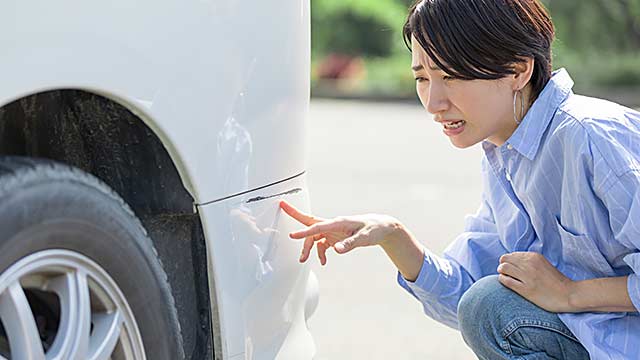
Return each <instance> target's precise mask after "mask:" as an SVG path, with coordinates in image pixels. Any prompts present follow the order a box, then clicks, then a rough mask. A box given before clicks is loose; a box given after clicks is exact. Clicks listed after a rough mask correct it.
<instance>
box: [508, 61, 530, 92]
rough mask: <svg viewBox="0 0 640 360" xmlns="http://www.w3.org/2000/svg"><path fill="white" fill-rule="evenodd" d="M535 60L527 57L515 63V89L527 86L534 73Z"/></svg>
mask: <svg viewBox="0 0 640 360" xmlns="http://www.w3.org/2000/svg"><path fill="white" fill-rule="evenodd" d="M534 61H535V60H533V58H525V59H522V61H521V62H517V63H515V64H514V65H513V70H514V71H515V74H514V75H513V80H514V81H513V91H516V90H522V89H524V87H525V86H527V84H528V83H529V80H531V76H532V75H533V65H534Z"/></svg>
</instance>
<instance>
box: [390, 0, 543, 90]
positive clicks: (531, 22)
mask: <svg viewBox="0 0 640 360" xmlns="http://www.w3.org/2000/svg"><path fill="white" fill-rule="evenodd" d="M554 33H555V31H554V27H553V23H552V22H551V18H550V17H549V14H548V13H547V11H546V10H545V8H544V7H543V6H542V4H540V2H539V1H538V0H418V1H417V2H416V3H415V4H413V6H411V8H410V9H409V16H408V17H407V21H406V23H405V24H404V28H403V34H404V42H405V44H406V45H407V47H409V50H411V35H413V36H414V37H415V38H416V39H417V41H418V43H419V44H420V45H421V46H422V48H424V50H425V51H426V53H427V55H429V57H430V58H431V59H432V60H433V61H434V62H435V63H436V64H437V65H438V66H439V67H440V68H441V69H442V70H443V71H445V72H446V73H448V74H449V75H452V76H454V77H457V78H460V79H465V80H473V79H486V80H493V79H500V78H503V77H505V76H507V75H509V74H514V73H515V71H514V69H513V65H514V64H516V63H519V62H523V61H525V60H526V59H527V58H533V59H534V69H533V74H532V76H531V85H532V101H533V100H534V99H535V98H537V97H538V95H539V94H540V92H541V91H542V89H543V88H544V86H545V85H546V84H547V82H548V81H549V79H550V78H551V70H552V67H551V61H552V60H551V43H552V42H553V38H554Z"/></svg>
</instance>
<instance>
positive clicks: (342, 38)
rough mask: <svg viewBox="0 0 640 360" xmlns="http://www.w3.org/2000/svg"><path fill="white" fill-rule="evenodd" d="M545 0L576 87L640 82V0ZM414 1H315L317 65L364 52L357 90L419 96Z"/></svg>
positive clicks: (559, 62)
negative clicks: (412, 33) (406, 30)
mask: <svg viewBox="0 0 640 360" xmlns="http://www.w3.org/2000/svg"><path fill="white" fill-rule="evenodd" d="M542 2H543V3H544V4H545V6H546V7H547V9H549V12H550V13H551V16H552V18H553V22H554V24H555V26H556V39H557V40H556V41H555V43H554V45H553V54H554V68H560V67H566V68H567V70H568V71H569V73H570V74H571V75H572V77H573V78H574V80H575V81H576V87H575V89H576V91H578V92H579V91H585V90H587V92H588V90H589V89H594V88H601V87H607V88H609V87H640V0H542ZM411 3H412V1H411V0H312V1H311V19H312V24H311V26H312V66H313V65H315V64H317V63H319V62H320V61H322V59H323V58H324V57H325V56H327V55H328V54H331V53H340V54H346V55H352V56H361V57H363V58H364V63H365V68H366V76H364V77H363V78H362V80H361V81H360V82H359V84H358V86H356V87H353V88H352V89H351V90H352V91H356V92H360V93H365V94H374V95H376V94H377V95H385V94H389V95H394V96H413V94H414V92H415V91H414V86H415V85H414V80H413V77H412V75H411V71H410V69H409V67H410V61H411V55H410V53H409V51H408V50H407V49H406V47H405V45H404V42H403V40H402V25H403V23H404V21H405V18H406V15H407V9H408V7H409V5H410V4H411ZM312 80H313V84H314V85H317V84H318V79H317V77H314V78H313V79H312Z"/></svg>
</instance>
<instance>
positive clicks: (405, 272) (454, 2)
mask: <svg viewBox="0 0 640 360" xmlns="http://www.w3.org/2000/svg"><path fill="white" fill-rule="evenodd" d="M404 35H405V41H406V42H407V43H408V44H410V47H411V52H412V69H413V71H414V73H415V77H416V81H417V83H416V87H417V92H418V95H419V97H420V100H421V102H422V104H423V105H424V107H425V108H426V110H427V111H428V112H430V113H431V114H433V116H434V119H435V120H436V121H438V122H440V123H442V126H443V131H444V134H445V135H446V136H448V137H449V139H450V140H451V142H452V144H453V145H454V146H456V147H459V148H466V147H469V146H472V145H474V144H477V143H480V142H482V147H483V149H484V153H485V156H484V157H483V179H484V191H483V201H482V204H481V206H480V209H479V210H478V212H477V213H476V214H475V215H474V216H472V217H470V218H469V221H467V224H466V226H465V232H464V233H462V234H461V235H460V236H458V238H457V239H456V240H455V241H454V242H453V243H452V244H451V245H450V246H449V247H448V248H447V250H446V251H445V253H444V256H443V257H439V256H436V255H435V254H433V253H432V252H430V251H429V250H427V249H426V248H424V247H423V246H422V245H421V243H420V242H419V241H418V240H417V239H415V238H414V236H413V235H412V234H411V232H410V231H409V230H408V229H407V228H406V227H405V226H403V224H401V223H400V222H399V221H398V220H396V219H394V218H392V217H390V216H385V215H361V216H344V217H338V218H334V219H321V218H317V217H313V216H310V215H306V214H302V213H300V212H299V211H297V210H296V209H294V208H293V207H291V206H290V205H289V204H287V203H286V202H282V203H281V207H282V209H283V210H284V211H285V212H286V213H288V214H289V215H291V216H292V217H294V218H295V219H297V220H298V221H300V222H301V223H302V224H304V225H307V226H308V227H307V228H306V229H303V230H301V231H298V232H295V233H292V234H290V236H291V237H292V238H294V239H302V238H304V239H305V241H304V246H303V250H302V256H301V257H300V261H301V262H304V261H306V260H307V259H308V258H309V255H310V251H311V249H312V247H313V245H314V244H315V245H316V247H317V251H318V256H319V257H320V260H321V263H322V264H323V265H325V264H326V254H325V253H326V251H327V249H328V248H333V249H334V251H336V252H337V253H339V254H344V253H347V252H349V251H351V250H353V249H355V248H357V247H361V246H372V245H379V246H381V247H382V248H383V249H384V251H385V252H386V254H387V255H388V256H389V257H390V258H391V260H392V261H393V263H394V264H395V265H396V266H397V268H398V271H399V272H398V282H399V284H400V285H401V286H402V287H403V288H405V289H406V290H407V291H408V292H409V293H410V294H411V295H413V296H414V297H415V298H416V299H418V300H419V301H420V302H421V303H422V304H423V306H424V311H425V313H426V314H427V315H429V316H431V317H433V318H434V319H436V320H438V321H441V322H443V323H444V324H446V325H449V326H451V327H454V328H458V329H460V331H461V332H462V336H463V338H464V340H465V341H466V343H467V344H468V345H469V346H470V347H471V348H472V349H473V351H474V352H475V353H476V355H477V356H478V357H479V358H481V359H491V360H493V359H547V358H554V359H588V358H589V357H591V358H592V359H609V358H611V359H640V347H639V346H637V344H638V343H640V317H638V313H637V309H639V308H640V281H639V280H640V278H639V277H638V273H639V272H640V253H639V252H638V248H639V247H640V114H639V113H638V112H635V111H632V110H630V109H628V108H624V107H622V106H620V105H617V104H614V103H610V102H607V101H603V100H599V99H594V98H588V97H583V96H578V95H575V94H573V93H572V91H571V87H572V85H573V81H572V80H571V78H570V77H569V75H568V73H567V72H566V71H565V70H564V69H561V70H558V71H555V72H552V71H551V43H552V41H553V37H554V28H553V24H552V23H551V20H550V18H549V16H548V14H547V12H546V11H545V9H544V8H543V6H542V5H541V4H540V3H539V2H538V1H535V0H501V1H498V0H496V1H477V0H422V1H419V2H418V3H416V4H415V5H414V6H412V7H411V9H410V13H409V16H408V20H407V22H406V24H405V27H404Z"/></svg>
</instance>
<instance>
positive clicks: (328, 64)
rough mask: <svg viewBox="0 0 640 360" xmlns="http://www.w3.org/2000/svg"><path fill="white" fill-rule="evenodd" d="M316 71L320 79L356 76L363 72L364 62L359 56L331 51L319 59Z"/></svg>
mask: <svg viewBox="0 0 640 360" xmlns="http://www.w3.org/2000/svg"><path fill="white" fill-rule="evenodd" d="M316 73H317V75H318V78H320V79H333V80H338V79H350V78H357V77H360V76H361V75H362V74H363V73H364V62H363V61H362V58H360V57H359V56H351V55H344V54H335V53H332V54H329V55H327V57H325V58H324V59H322V61H320V63H319V64H318V66H317V68H316Z"/></svg>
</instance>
